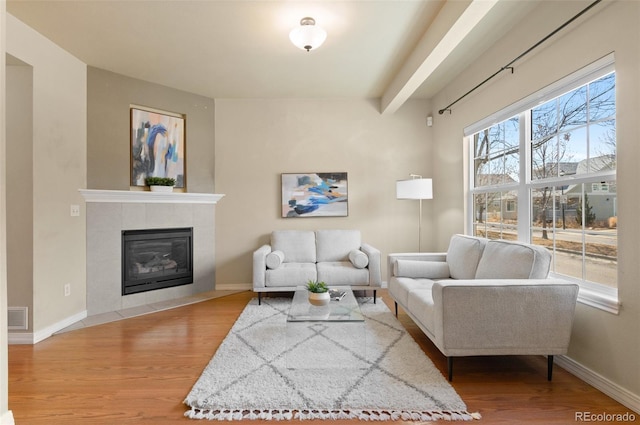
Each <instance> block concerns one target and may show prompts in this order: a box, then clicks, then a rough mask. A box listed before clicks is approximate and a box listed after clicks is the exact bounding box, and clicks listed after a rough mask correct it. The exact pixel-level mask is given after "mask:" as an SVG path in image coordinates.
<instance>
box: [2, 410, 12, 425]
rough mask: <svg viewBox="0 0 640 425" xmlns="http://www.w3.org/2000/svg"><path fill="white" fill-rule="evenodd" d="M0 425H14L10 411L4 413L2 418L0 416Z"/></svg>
mask: <svg viewBox="0 0 640 425" xmlns="http://www.w3.org/2000/svg"><path fill="white" fill-rule="evenodd" d="M0 425H15V422H14V420H13V413H11V410H9V411H8V412H4V413H3V414H2V416H0Z"/></svg>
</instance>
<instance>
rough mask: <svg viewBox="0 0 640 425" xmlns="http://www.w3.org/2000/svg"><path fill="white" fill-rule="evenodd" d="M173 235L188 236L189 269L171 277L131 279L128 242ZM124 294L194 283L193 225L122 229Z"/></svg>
mask: <svg viewBox="0 0 640 425" xmlns="http://www.w3.org/2000/svg"><path fill="white" fill-rule="evenodd" d="M172 237H180V238H187V239H188V241H187V245H188V246H189V249H188V250H187V259H186V261H187V271H185V272H178V273H175V274H173V275H171V276H170V277H163V276H155V277H150V278H145V279H129V278H128V273H127V269H128V267H129V265H128V264H127V259H126V258H125V257H126V255H125V253H126V252H125V250H126V245H127V242H131V241H139V240H154V239H167V238H172ZM121 240H122V250H121V252H122V261H121V265H122V266H121V267H122V295H123V296H124V295H131V294H137V293H141V292H147V291H154V290H157V289H164V288H172V287H176V286H182V285H188V284H190V283H193V227H181V228H171V229H141V230H123V231H122V238H121Z"/></svg>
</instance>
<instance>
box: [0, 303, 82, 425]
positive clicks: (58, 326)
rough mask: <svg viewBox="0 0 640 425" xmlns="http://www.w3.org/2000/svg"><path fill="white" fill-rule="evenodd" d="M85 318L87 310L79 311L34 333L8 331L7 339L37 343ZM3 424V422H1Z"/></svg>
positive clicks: (16, 341) (13, 341)
mask: <svg viewBox="0 0 640 425" xmlns="http://www.w3.org/2000/svg"><path fill="white" fill-rule="evenodd" d="M86 318H87V310H84V311H81V312H80V313H78V314H74V315H73V316H69V317H67V318H66V319H63V320H61V321H59V322H56V323H54V324H52V325H50V326H47V327H46V328H44V329H41V330H39V331H37V332H35V333H32V332H9V333H8V334H7V340H8V342H9V344H11V345H17V344H31V345H33V344H37V343H39V342H40V341H44V340H45V339H47V338H49V337H50V336H51V335H53V334H54V333H56V332H58V331H61V330H62V329H64V328H66V327H68V326H71V325H73V324H74V323H76V322H79V321H80V320H83V319H86ZM2 425H4V424H2Z"/></svg>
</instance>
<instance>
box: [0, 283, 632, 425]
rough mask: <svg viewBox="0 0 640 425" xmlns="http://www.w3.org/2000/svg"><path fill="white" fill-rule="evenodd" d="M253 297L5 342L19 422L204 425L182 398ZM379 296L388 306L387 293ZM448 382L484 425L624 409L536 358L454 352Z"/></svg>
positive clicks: (433, 354) (568, 419)
mask: <svg viewBox="0 0 640 425" xmlns="http://www.w3.org/2000/svg"><path fill="white" fill-rule="evenodd" d="M252 297H253V293H251V292H242V293H238V294H235V295H229V296H226V297H223V298H217V299H213V300H209V301H204V302H201V303H197V304H192V305H189V306H185V307H180V308H176V309H173V310H167V311H162V312H158V313H153V314H149V315H146V316H140V317H135V318H131V319H126V320H122V321H118V322H113V323H108V324H104V325H99V326H95V327H90V328H84V329H79V330H76V331H72V332H67V333H63V334H59V335H55V336H53V337H51V338H49V339H47V340H45V341H43V342H40V343H39V344H37V345H35V346H30V345H11V346H9V409H10V410H11V411H12V412H13V416H14V419H15V421H16V424H17V425H38V424H47V425H51V424H53V425H58V424H60V425H73V424H100V425H102V424H107V425H111V424H113V425H119V424H146V423H149V424H154V425H164V424H178V423H189V422H190V423H202V422H194V421H192V420H189V419H186V418H184V417H183V413H184V412H185V410H186V408H185V406H184V405H183V404H182V401H183V400H184V397H185V396H186V395H187V393H188V392H189V390H190V389H191V387H192V385H193V384H194V383H195V381H196V380H197V379H198V377H199V376H200V373H201V372H202V370H203V369H204V367H205V366H206V364H207V363H208V362H209V360H210V359H211V357H212V355H213V354H214V352H215V350H216V348H217V347H218V346H219V345H220V343H221V342H222V340H223V339H224V337H225V335H226V334H227V332H228V331H229V329H230V328H231V326H232V325H233V323H234V322H235V320H236V318H237V317H238V316H239V315H240V313H241V311H242V309H243V308H244V306H245V305H246V303H247V302H248V301H249V300H250V299H251V298H252ZM382 299H383V300H384V301H385V302H386V303H387V304H389V305H391V304H392V302H390V301H389V297H388V296H387V294H386V293H385V292H384V291H382ZM399 319H400V321H401V322H402V323H403V324H404V326H405V327H406V328H407V329H408V330H409V332H410V333H411V334H412V335H413V336H414V338H415V339H416V341H417V342H418V344H419V345H420V346H421V347H422V348H423V350H424V351H425V353H426V354H427V355H428V356H429V357H430V358H431V359H432V360H433V362H434V363H435V364H436V366H437V367H438V368H439V369H440V370H441V371H442V372H443V373H444V371H445V370H446V360H445V358H444V357H443V356H442V355H441V354H440V352H439V351H438V350H437V349H436V348H434V347H433V345H432V344H431V343H430V342H429V340H428V339H427V338H426V337H425V336H424V334H422V332H421V331H420V330H419V329H418V328H417V327H416V326H415V325H413V322H412V321H411V320H410V319H409V318H407V316H406V315H404V314H403V313H402V312H400V317H399ZM453 386H454V387H455V389H456V391H457V392H458V394H460V396H461V397H462V399H463V400H464V401H465V403H466V404H467V406H468V409H469V411H471V412H480V414H481V415H482V420H481V421H477V423H478V424H483V425H489V424H514V423H518V424H572V423H576V420H575V418H576V417H575V415H576V412H592V413H609V414H617V413H621V414H623V413H626V412H630V410H629V409H627V408H626V407H624V406H622V405H621V404H619V403H617V402H615V401H613V400H612V399H611V398H609V397H607V396H605V395H604V394H602V393H600V392H599V391H597V390H595V389H594V388H592V387H591V386H589V385H587V384H585V383H583V382H582V381H580V380H579V379H577V378H575V377H574V376H573V375H571V374H569V373H568V372H566V371H564V370H562V369H561V368H559V367H557V366H556V368H555V371H554V379H553V382H551V383H549V382H547V380H546V359H544V358H543V357H540V356H531V357H528V356H522V357H478V358H463V359H457V361H456V364H455V370H454V381H453ZM635 416H636V417H640V415H639V414H635ZM636 420H637V421H638V420H639V419H636ZM335 422H345V423H351V424H354V423H357V422H359V421H335ZM335 422H334V423H335ZM246 423H252V424H255V423H256V422H255V421H246ZM396 423H397V422H396ZM598 423H600V424H602V423H606V422H598Z"/></svg>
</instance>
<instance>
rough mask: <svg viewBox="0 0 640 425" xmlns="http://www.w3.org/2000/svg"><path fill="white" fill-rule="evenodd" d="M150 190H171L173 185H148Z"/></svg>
mask: <svg viewBox="0 0 640 425" xmlns="http://www.w3.org/2000/svg"><path fill="white" fill-rule="evenodd" d="M149 187H150V188H151V191H152V192H165V193H166V192H173V186H149Z"/></svg>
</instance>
